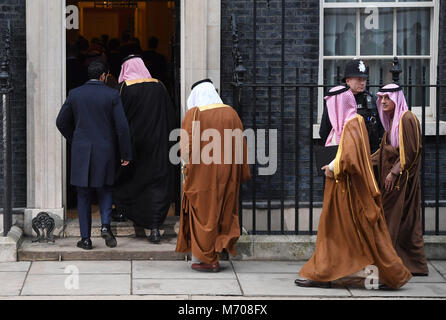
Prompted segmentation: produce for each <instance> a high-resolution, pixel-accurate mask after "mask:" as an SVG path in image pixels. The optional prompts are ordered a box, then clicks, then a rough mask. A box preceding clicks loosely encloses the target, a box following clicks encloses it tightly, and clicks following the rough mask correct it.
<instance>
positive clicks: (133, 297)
mask: <svg viewBox="0 0 446 320" xmlns="http://www.w3.org/2000/svg"><path fill="white" fill-rule="evenodd" d="M189 298H190V296H189V295H147V296H136V295H109V296H100V295H86V296H57V297H55V296H18V297H12V296H10V297H1V300H119V301H123V300H189Z"/></svg>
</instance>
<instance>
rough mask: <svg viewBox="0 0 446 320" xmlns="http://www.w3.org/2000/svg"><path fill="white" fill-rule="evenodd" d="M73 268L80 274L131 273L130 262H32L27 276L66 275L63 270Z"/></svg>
mask: <svg viewBox="0 0 446 320" xmlns="http://www.w3.org/2000/svg"><path fill="white" fill-rule="evenodd" d="M73 267H74V268H77V270H78V271H79V273H80V274H116V273H117V274H125V273H128V274H130V272H131V262H130V261H62V262H56V261H38V262H33V264H32V265H31V269H30V270H29V274H30V275H34V274H47V275H50V274H53V275H54V274H66V273H65V270H68V269H70V268H73ZM67 268H68V269H67ZM68 272H69V270H68Z"/></svg>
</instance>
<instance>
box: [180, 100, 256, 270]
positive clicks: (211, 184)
mask: <svg viewBox="0 0 446 320" xmlns="http://www.w3.org/2000/svg"><path fill="white" fill-rule="evenodd" d="M193 121H195V122H194V125H193ZM198 122H199V126H197V123H198ZM192 127H194V134H193V135H192ZM182 128H183V129H184V130H185V131H187V133H188V135H189V141H187V139H183V138H182V139H181V143H180V144H181V157H182V159H185V160H187V161H188V164H186V168H185V172H184V174H185V176H186V178H185V181H184V184H183V200H182V205H181V218H180V230H179V233H178V242H177V247H176V251H178V252H192V254H193V255H194V256H195V257H196V258H197V259H198V260H200V261H201V262H204V263H211V264H214V263H217V262H218V260H219V255H218V252H222V251H223V249H226V251H227V252H229V253H230V254H232V255H233V256H235V255H236V249H235V244H236V242H237V240H238V238H239V237H240V225H239V216H238V210H239V206H238V204H239V200H238V199H239V189H240V184H241V183H243V182H245V181H247V180H249V178H250V170H249V165H248V164H247V148H246V142H245V139H244V138H243V136H242V135H240V136H239V137H238V138H236V137H233V138H232V161H231V162H232V163H231V164H225V161H224V158H225V157H224V156H225V150H224V141H225V139H224V130H225V129H232V130H234V129H240V130H241V131H240V132H243V125H242V122H241V121H240V118H239V117H238V115H237V112H236V111H235V110H234V109H233V108H231V107H230V106H227V105H224V104H215V105H209V106H205V107H195V108H193V109H191V110H189V111H188V112H187V113H186V116H185V118H184V120H183V125H182ZM206 129H215V130H217V131H218V132H219V134H220V137H221V142H222V143H221V150H220V154H221V164H216V163H214V162H212V163H210V164H205V163H204V162H203V159H201V157H200V154H198V157H199V159H200V164H194V163H193V162H192V158H193V156H192V153H193V152H194V150H195V151H200V152H202V151H203V149H204V148H205V147H206V145H208V144H210V142H209V141H201V142H200V149H199V150H198V148H196V147H195V146H194V149H193V148H192V142H193V140H192V139H197V138H198V139H200V137H201V136H202V133H203V131H204V130H206ZM193 136H194V137H193ZM237 139H239V140H238V143H237V142H236V140H237ZM200 140H201V139H200ZM187 142H188V144H187ZM197 144H198V143H197ZM237 146H238V151H239V154H241V153H240V152H241V151H243V158H242V159H241V161H238V162H239V163H240V164H237V163H236V161H235V160H236V159H235V157H236V149H237ZM215 152H217V150H213V151H212V152H209V154H210V155H211V156H213V155H215V154H214V153H215ZM196 154H197V153H196ZM198 157H197V158H196V159H198Z"/></svg>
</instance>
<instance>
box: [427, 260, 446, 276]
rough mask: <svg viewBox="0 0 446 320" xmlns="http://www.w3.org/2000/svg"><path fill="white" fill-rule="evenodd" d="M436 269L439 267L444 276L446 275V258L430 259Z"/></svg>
mask: <svg viewBox="0 0 446 320" xmlns="http://www.w3.org/2000/svg"><path fill="white" fill-rule="evenodd" d="M429 262H430V263H431V264H432V265H433V266H434V267H435V269H437V270H438V271H439V272H440V273H441V274H442V275H443V277H446V261H445V260H431V261H429Z"/></svg>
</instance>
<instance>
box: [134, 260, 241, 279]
mask: <svg viewBox="0 0 446 320" xmlns="http://www.w3.org/2000/svg"><path fill="white" fill-rule="evenodd" d="M191 265H192V262H185V261H133V272H132V276H133V279H141V278H142V279H233V280H235V279H236V277H235V273H234V270H233V268H232V266H231V263H230V262H229V261H221V262H220V267H221V268H222V269H223V270H221V271H220V272H217V273H214V272H197V271H194V270H192V269H191Z"/></svg>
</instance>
